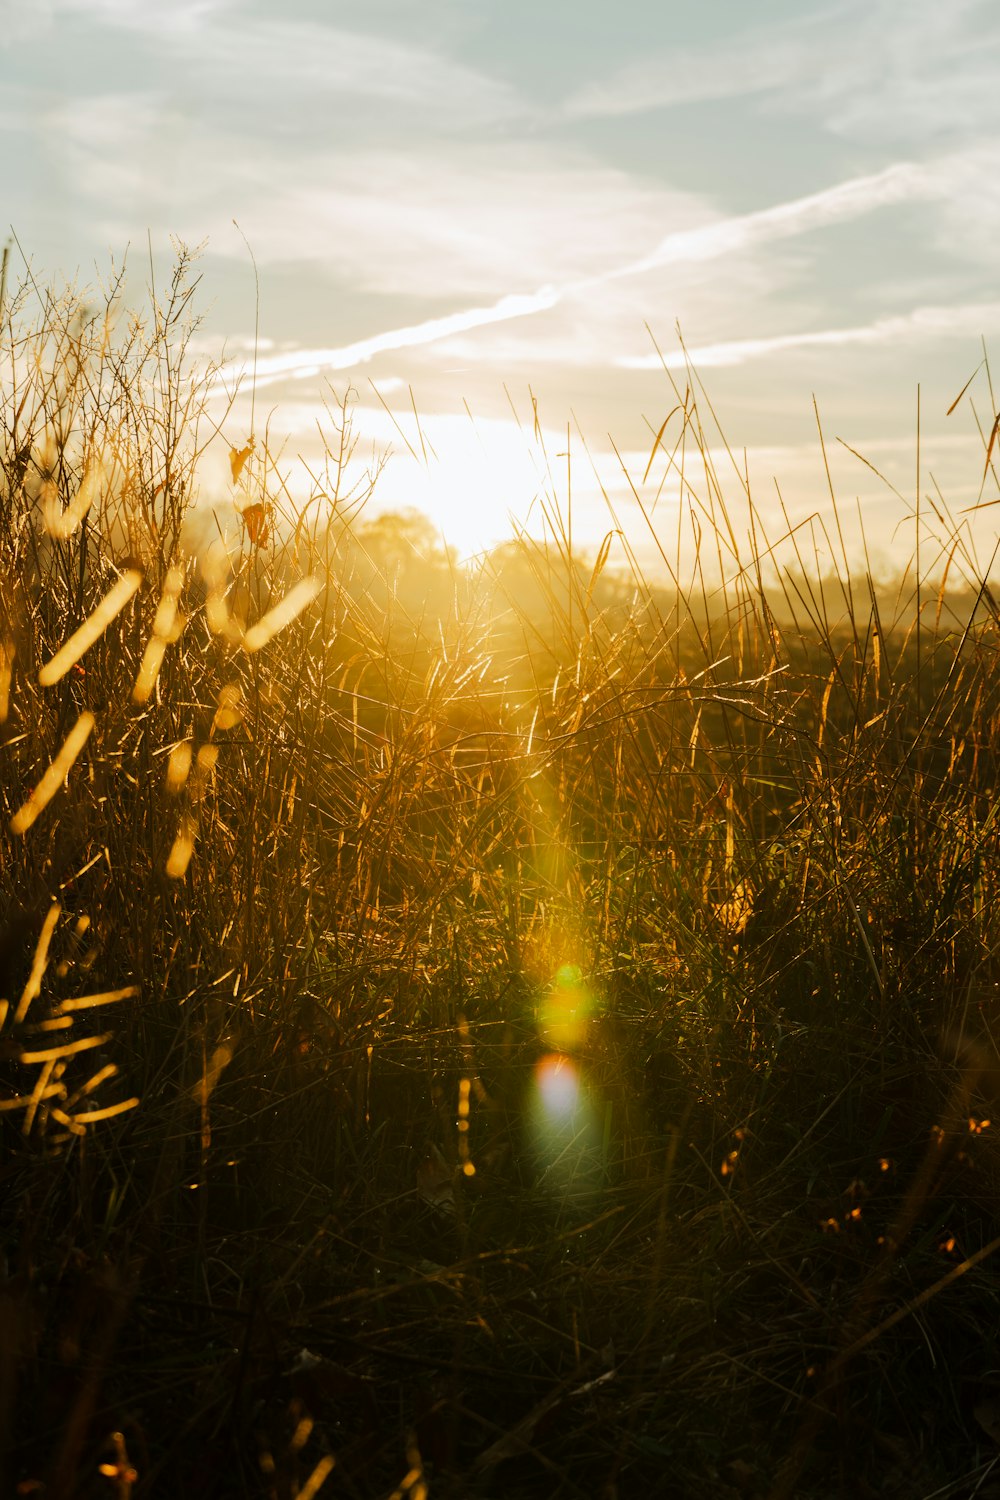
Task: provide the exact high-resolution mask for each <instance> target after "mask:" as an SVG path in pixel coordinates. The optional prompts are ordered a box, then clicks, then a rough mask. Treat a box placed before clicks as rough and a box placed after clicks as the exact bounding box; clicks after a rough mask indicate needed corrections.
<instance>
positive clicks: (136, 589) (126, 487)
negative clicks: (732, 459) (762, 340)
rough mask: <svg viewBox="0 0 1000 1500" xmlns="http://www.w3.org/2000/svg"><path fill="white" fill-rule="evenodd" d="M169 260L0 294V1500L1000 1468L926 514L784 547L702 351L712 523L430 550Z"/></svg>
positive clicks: (609, 1487)
mask: <svg viewBox="0 0 1000 1500" xmlns="http://www.w3.org/2000/svg"><path fill="white" fill-rule="evenodd" d="M193 290H194V279H193V273H192V267H191V264H190V262H189V260H188V259H187V257H186V256H184V255H183V254H182V256H181V258H180V261H179V263H178V266H177V271H176V275H175V277H174V280H173V282H172V284H171V286H170V288H169V290H168V293H167V295H166V297H165V300H164V301H163V302H162V303H157V304H155V305H154V306H153V307H152V308H151V310H150V313H149V315H148V318H147V320H146V321H145V322H144V321H142V320H141V319H139V318H138V317H135V316H133V315H131V314H129V313H127V312H126V311H125V310H124V309H122V308H121V307H120V306H119V303H120V286H119V284H118V283H115V282H112V284H111V286H110V287H109V288H108V289H107V291H106V292H105V293H104V294H102V296H100V297H98V298H96V299H95V298H93V297H91V298H90V299H89V300H88V301H87V303H86V304H84V302H82V301H81V299H80V298H78V297H77V296H75V295H72V294H67V295H66V296H63V297H57V296H55V295H54V294H53V293H51V292H49V291H47V290H44V291H43V290H40V289H39V288H37V287H35V286H33V285H32V284H31V283H30V282H29V284H28V285H27V286H25V287H23V288H22V289H21V290H20V291H17V292H15V293H14V294H13V296H12V298H11V300H10V302H9V304H8V307H7V311H6V321H5V326H4V328H3V331H2V334H0V351H2V355H3V359H4V375H3V381H2V385H0V409H2V415H3V434H2V437H0V466H2V467H0V556H2V561H3V566H2V569H0V651H2V656H0V720H2V727H0V753H2V757H3V777H2V795H3V799H4V805H3V816H2V823H0V861H2V863H0V868H2V870H3V911H2V913H0V915H2V918H3V925H4V936H3V943H2V954H0V958H2V983H0V995H2V997H3V999H2V1001H0V1080H2V1096H0V1122H2V1126H3V1138H4V1149H5V1155H4V1161H3V1165H2V1167H0V1174H2V1183H3V1195H2V1202H0V1247H2V1248H3V1251H4V1255H5V1257H6V1267H7V1279H6V1281H5V1282H4V1283H3V1286H2V1288H0V1453H2V1454H3V1455H4V1458H3V1459H2V1463H3V1464H5V1465H6V1467H5V1469H4V1471H3V1473H2V1474H0V1489H3V1490H4V1492H14V1491H15V1489H16V1487H17V1486H21V1490H20V1492H21V1493H30V1492H32V1487H33V1486H34V1487H36V1490H37V1486H39V1485H44V1486H45V1490H44V1492H45V1493H46V1494H49V1495H51V1496H57V1497H61V1496H70V1495H80V1496H90V1495H94V1496H99V1495H107V1494H110V1493H117V1494H119V1495H123V1496H127V1495H131V1494H135V1495H136V1496H138V1495H143V1494H148V1495H161V1494H185V1495H199V1494H200V1495H206V1496H208V1495H227V1494H233V1495H236V1494H240V1495H247V1494H261V1495H273V1496H286V1495H287V1496H291V1495H295V1494H300V1495H306V1494H314V1493H316V1492H318V1491H319V1490H320V1489H321V1488H322V1490H323V1492H324V1493H329V1494H334V1493H338V1492H339V1493H345V1494H349V1495H366V1496H367V1495H382V1494H385V1495H388V1494H390V1493H392V1494H395V1495H402V1494H404V1493H406V1494H409V1495H411V1496H418V1495H421V1494H425V1493H427V1492H428V1489H427V1487H428V1486H429V1487H430V1492H431V1493H434V1494H442V1495H448V1494H450V1495H454V1496H466V1495H470V1494H483V1495H487V1494H501V1493H502V1494H505V1495H529V1494H545V1495H553V1494H557V1493H558V1494H567V1495H574V1494H575V1495H588V1496H589V1495H598V1494H600V1495H608V1496H610V1495H622V1496H625V1495H631V1494H639V1493H650V1492H653V1493H663V1492H665V1491H666V1492H669V1493H672V1494H678V1495H682V1494H688V1493H692V1494H693V1493H700V1494H703V1493H706V1492H707V1493H711V1494H719V1495H725V1494H732V1493H750V1494H759V1495H767V1494H773V1495H791V1494H796V1495H799V1494H802V1495H817V1496H829V1495H831V1494H833V1493H844V1494H856V1493H858V1492H859V1491H858V1486H859V1485H863V1484H868V1485H869V1492H871V1487H872V1486H876V1485H877V1486H879V1487H880V1488H879V1489H878V1492H879V1493H882V1494H899V1495H907V1496H909V1495H915V1494H926V1495H930V1494H931V1493H934V1494H937V1495H941V1496H943V1495H946V1494H947V1495H956V1496H957V1495H960V1494H966V1493H971V1488H972V1486H973V1485H975V1484H976V1483H980V1488H979V1491H978V1493H980V1494H982V1495H986V1494H988V1493H990V1491H989V1488H988V1484H989V1477H988V1476H989V1475H990V1474H991V1473H992V1471H993V1467H994V1466H995V1464H996V1425H995V1422H994V1419H993V1417H992V1416H991V1413H993V1412H994V1411H995V1409H996V1373H995V1372H996V1370H997V1368H998V1362H997V1355H998V1350H997V1349H996V1347H995V1344H996V1317H995V1307H996V1300H997V1293H998V1282H997V1278H996V1275H995V1274H994V1270H993V1265H992V1261H991V1259H990V1256H991V1255H992V1252H993V1250H994V1249H995V1248H996V1236H997V1233H998V1229H997V1224H996V1215H995V1194H996V1185H997V1173H996V1162H997V1158H996V1153H995V1149H994V1147H993V1144H992V1134H991V1126H990V1124H989V1118H990V1114H991V1112H992V1111H993V1109H994V1107H995V1105H996V1086H997V1079H998V1078H1000V1073H998V1068H997V1061H996V1052H995V1048H994V1042H993V1029H994V1026H995V1024H996V1016H995V1010H996V1005H997V988H996V986H997V969H996V953H997V943H998V930H997V916H996V912H997V905H996V894H997V893H996V889H995V887H996V879H997V876H996V871H997V859H996V854H997V848H996V828H995V824H996V816H995V809H996V795H995V788H996V761H995V757H996V749H997V743H998V741H997V735H998V724H1000V718H998V710H1000V705H998V687H1000V674H998V672H997V665H996V663H997V615H996V606H995V603H994V600H993V596H992V594H991V592H990V588H989V581H988V578H987V577H986V576H985V575H983V574H982V573H981V572H978V571H977V569H976V565H975V561H974V559H973V558H972V557H971V556H970V555H967V554H966V553H965V552H964V551H963V532H962V530H961V528H960V527H959V526H958V525H956V524H954V523H951V522H950V521H949V519H948V516H947V514H946V513H945V512H944V511H943V510H941V509H940V507H939V511H940V514H939V519H938V522H937V523H936V524H938V525H939V527H942V528H943V529H944V540H945V554H946V555H947V556H948V558H949V564H948V569H947V570H945V575H944V577H943V580H942V579H941V578H939V579H938V580H937V581H936V582H935V580H933V579H931V578H926V577H920V576H919V574H917V575H915V574H914V573H913V572H912V571H911V572H910V573H909V574H908V575H906V576H905V577H904V578H903V580H902V582H901V583H900V584H899V585H898V586H897V587H896V590H895V592H894V591H893V589H889V588H886V587H885V586H882V585H879V584H877V583H876V581H875V580H874V579H873V578H872V577H871V576H870V572H866V571H864V570H862V571H860V572H859V573H857V574H856V575H854V576H851V574H850V572H849V570H848V569H847V567H846V563H845V566H844V568H843V569H842V570H841V572H840V573H839V575H838V574H834V575H832V576H831V575H829V574H828V575H827V576H819V574H818V573H817V571H816V569H815V567H811V566H810V560H809V558H808V557H807V556H805V555H802V554H799V553H797V552H796V551H795V536H796V535H797V534H795V533H793V535H792V538H791V541H790V543H789V546H790V548H791V552H790V554H789V556H788V564H787V566H785V567H783V568H782V569H781V570H778V571H776V570H775V569H774V568H773V567H772V566H771V565H770V563H769V559H770V558H772V556H773V553H772V544H771V542H770V541H769V540H768V538H767V537H766V536H765V535H764V532H763V530H762V528H761V523H760V517H759V515H757V513H756V511H754V510H753V507H752V497H751V514H752V516H753V528H752V530H751V533H750V536H749V539H748V540H746V541H744V540H742V539H741V538H740V537H739V535H738V534H737V528H736V524H735V520H734V514H735V512H734V510H732V509H731V508H730V507H728V506H727V502H726V498H725V485H724V484H723V482H722V480H721V478H720V476H719V475H718V474H717V473H716V472H715V470H714V469H713V467H712V463H711V457H710V451H709V449H710V445H709V441H708V438H707V436H706V432H707V427H706V426H703V425H702V423H703V418H704V420H705V422H706V423H708V422H709V421H710V420H711V419H712V416H713V414H712V413H711V409H710V407H708V405H707V398H706V397H705V396H704V394H703V393H702V392H701V390H700V387H699V386H698V384H697V381H696V379H695V378H694V377H693V375H692V378H691V380H690V382H689V384H688V386H687V389H686V391H683V392H682V391H680V390H678V392H677V397H678V401H677V406H676V408H675V410H674V412H673V415H672V417H671V419H670V420H669V422H668V423H666V424H664V428H663V429H661V432H660V434H659V435H658V437H657V443H656V447H657V448H658V449H660V450H662V451H663V452H669V453H670V454H671V457H672V461H673V462H674V463H675V464H676V465H677V466H678V467H680V466H681V465H683V474H682V491H683V495H684V500H685V505H686V508H687V512H688V514H689V515H690V516H692V517H694V518H696V520H697V524H698V527H699V529H700V536H701V541H700V548H699V550H697V552H696V555H695V562H694V565H693V567H692V566H691V565H690V563H688V564H687V565H684V564H683V563H682V550H681V548H680V545H679V544H678V543H677V542H676V539H675V538H673V537H671V538H669V539H667V538H659V545H660V546H661V556H660V561H659V563H658V565H657V568H656V570H655V576H651V575H650V572H649V570H647V571H646V572H644V571H643V569H642V567H641V566H640V564H639V562H638V560H637V559H636V558H635V557H633V558H632V566H631V570H630V571H629V572H628V573H622V571H621V570H616V569H614V568H612V567H611V566H610V565H609V564H608V552H607V549H602V552H601V555H600V556H599V557H598V558H597V559H596V560H595V559H593V558H591V559H588V560H587V561H586V562H585V561H583V560H582V559H581V558H580V557H579V556H578V555H577V554H576V552H575V550H574V548H573V547H572V545H571V532H570V528H569V518H568V517H567V518H566V519H565V520H564V521H562V522H560V521H559V519H558V512H557V509H556V508H555V506H554V505H553V507H552V510H551V515H552V518H553V525H552V531H551V535H550V537H549V539H548V541H546V542H533V541H530V540H528V539H524V538H522V539H521V540H519V541H518V542H516V543H512V544H511V545H509V546H508V547H505V548H502V549H499V550H498V551H497V552H496V553H495V554H493V555H492V556H491V557H489V558H486V559H485V560H484V561H483V562H482V563H481V564H480V565H479V566H477V567H474V568H459V567H457V566H456V564H455V562H454V560H453V559H451V558H450V557H449V556H448V555H446V554H445V553H443V552H442V551H441V550H440V549H439V548H438V547H437V546H436V544H435V543H434V541H433V537H432V535H431V534H430V533H429V532H428V530H427V529H426V528H424V527H422V526H421V524H420V522H419V520H418V519H416V518H413V517H395V518H393V517H388V518H386V517H382V518H378V519H375V520H372V519H369V518H368V517H367V515H366V512H365V510H364V505H363V502H364V500H365V498H366V492H365V490H362V491H361V492H350V493H348V492H346V490H345V485H346V478H345V476H346V475H347V473H348V472H349V465H348V463H347V461H346V460H347V455H348V454H349V451H350V445H351V433H350V409H349V404H348V402H347V401H346V399H345V400H344V401H343V403H342V404H341V405H340V407H339V408H336V407H335V408H334V413H335V422H334V426H333V428H332V429H331V434H330V454H329V462H328V464H327V468H326V471H325V473H324V474H323V475H321V476H318V477H317V480H316V485H315V489H314V492H313V493H312V494H311V495H305V496H302V495H299V496H293V495H292V494H290V493H289V488H288V485H287V481H286V480H285V479H283V477H282V471H281V466H280V463H278V462H277V461H276V460H275V459H274V458H273V457H272V453H271V450H270V446H269V444H268V443H267V442H266V441H264V440H261V439H259V438H255V437H254V435H253V434H246V433H244V432H240V431H236V430H233V429H232V428H231V426H230V424H229V422H228V420H224V421H223V422H222V423H221V424H220V423H219V422H218V420H217V419H215V420H214V421H210V420H209V411H210V410H211V409H213V408H210V407H209V406H207V405H206V403H205V399H204V398H205V394H206V380H207V379H208V378H209V377H208V376H206V375H201V376H199V375H198V374H197V373H196V372H194V371H193V366H192V365H191V363H190V362H189V361H188V360H187V358H186V349H187V344H188V341H189V339H190V334H191V332H192V329H193V322H192V314H191V308H192V293H193ZM220 440H221V441H223V442H224V443H225V444H226V446H227V448H228V449H229V450H230V465H231V467H230V474H231V479H232V486H233V492H232V502H231V504H232V508H231V510H230V511H229V513H228V516H227V513H226V512H225V511H224V510H221V509H220V510H219V511H218V512H217V513H216V514H215V515H214V516H213V515H212V514H211V513H210V512H208V511H207V510H204V509H199V508H198V506H197V505H196V503H195V502H196V498H197V494H198V474H199V462H200V460H201V458H202V455H203V453H204V451H205V448H206V445H207V444H208V443H209V442H219V441H220ZM987 444H988V439H987ZM983 459H985V466H986V470H987V479H988V482H989V483H990V484H995V482H996V476H995V475H994V474H993V472H992V468H991V460H992V453H991V452H990V451H987V452H986V453H985V454H983ZM979 461H980V462H981V461H983V460H982V459H980V460H979ZM370 478H371V482H372V483H374V482H375V480H376V479H377V474H373V475H372V476H370ZM745 500H746V496H743V497H741V503H743V501H745ZM227 503H229V502H227ZM610 503H611V502H610V499H609V505H610ZM237 510H238V511H239V518H238V519H237V516H236V511H237ZM227 525H228V526H229V529H230V532H231V545H230V546H229V547H228V549H227V548H224V547H222V546H220V545H218V542H217V539H216V541H215V542H214V543H213V532H216V533H217V532H218V531H219V530H220V529H225V527H226V526H227ZM650 525H651V529H652V525H653V523H652V518H651V520H650ZM949 526H950V528H951V529H950V530H949ZM713 554H714V556H715V559H716V563H717V564H718V566H715V565H710V560H711V558H712V556H713ZM710 579H713V580H716V581H711V582H710ZM546 1101H547V1103H546ZM991 1422H994V1425H993V1426H992V1427H991V1425H990V1424H991ZM832 1470H836V1476H837V1477H836V1478H831V1472H832Z"/></svg>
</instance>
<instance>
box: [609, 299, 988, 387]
mask: <svg viewBox="0 0 1000 1500" xmlns="http://www.w3.org/2000/svg"><path fill="white" fill-rule="evenodd" d="M997 329H1000V302H977V303H973V304H970V305H968V306H964V307H918V308H915V309H914V310H913V311H912V312H910V313H906V314H904V315H902V316H898V317H889V318H877V319H876V320H875V321H874V322H872V323H865V324H862V325H860V326H858V327H854V328H818V329H813V330H810V331H807V332H803V333H784V334H776V335H773V336H772V337H769V338H756V339H734V340H732V341H728V342H725V343H718V344H704V345H702V346H701V347H700V348H697V349H689V350H687V351H684V350H683V349H682V350H678V351H676V352H672V353H670V354H666V355H664V356H663V358H662V359H661V357H660V355H659V354H642V355H636V356H634V357H628V356H626V357H625V358H622V359H618V360H616V361H615V363H616V365H617V366H618V368H619V369H623V370H659V369H662V368H664V366H665V367H666V368H667V369H668V370H679V369H683V368H684V366H685V365H686V364H687V362H688V361H689V360H690V362H691V363H692V364H693V365H695V366H696V367H698V366H700V367H702V368H705V369H709V368H712V367H715V368H720V367H723V366H726V365H742V364H746V363H747V362H748V361H750V360H754V359H765V358H767V357H768V356H770V355H774V354H784V353H787V352H788V351H789V350H794V349H823V348H826V349H839V348H844V347H846V346H848V345H850V344H862V345H872V344H895V343H898V342H899V341H901V340H903V339H915V338H924V339H928V338H930V339H938V338H962V339H968V338H975V337H977V336H979V335H980V334H982V335H985V336H987V337H988V336H989V334H990V333H991V332H994V331H995V330H997Z"/></svg>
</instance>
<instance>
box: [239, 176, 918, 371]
mask: <svg viewBox="0 0 1000 1500" xmlns="http://www.w3.org/2000/svg"><path fill="white" fill-rule="evenodd" d="M939 191H940V188H939V186H938V183H937V179H936V177H935V175H934V174H933V173H927V172H924V171H921V170H919V169H917V168H914V167H912V166H909V165H908V164H906V163H900V164H897V165H895V166H892V167H888V168H886V169H885V171H883V172H879V173H875V174H873V175H871V176H866V177H858V178H853V179H851V180H849V181H847V182H843V183H838V184H837V185H836V186H835V187H832V188H828V189H826V190H824V191H823V192H820V193H812V194H810V195H808V196H807V197H804V198H797V199H793V200H791V201H790V202H787V203H781V204H777V205H775V206H774V207H772V208H767V209H761V210H759V211H757V212H755V213H750V214H741V215H736V216H734V217H731V218H728V219H724V220H721V221H718V222H715V223H710V224H708V225H705V226H702V227H701V228H698V229H692V230H680V231H677V232H675V233H674V234H671V235H667V236H666V237H665V238H664V239H662V240H661V241H660V242H659V243H658V244H657V245H656V246H655V247H654V248H653V249H652V250H651V251H650V252H648V253H647V254H645V255H643V256H641V257H639V258H637V259H628V260H625V261H622V262H619V263H618V264H617V265H611V266H606V267H605V268H603V269H602V270H600V271H598V272H595V273H593V274H591V275H588V276H584V277H581V278H577V279H574V280H569V281H565V282H563V283H562V284H561V285H552V284H550V285H546V286H543V287H542V288H540V289H539V290H537V291H535V292H533V293H529V294H527V295H523V294H508V295H505V296H503V297H500V298H499V299H497V300H496V301H495V302H493V303H491V304H489V305H486V306H480V307H471V308H466V309H463V310H462V311H459V312H455V313H450V314H448V315H446V316H444V317H438V318H430V319H427V320H425V321H423V322H420V323H416V324H409V325H405V326H403V327H401V328H397V329H394V330H390V331H387V332H385V333H380V334H376V335H374V336H373V337H371V338H368V339H362V340H357V341H355V342H353V343H351V344H347V345H343V346H342V347H340V348H327V349H307V350H301V351H299V352H297V353H289V354H285V355H281V356H279V357H278V358H277V359H275V360H271V361H263V362H260V363H259V364H258V367H257V376H258V382H260V381H261V380H267V381H269V382H271V381H274V380H279V379H294V378H304V377H307V376H308V377H312V376H315V375H317V374H320V373H322V372H323V371H325V370H329V371H333V370H343V369H351V368H353V367H355V366H357V365H360V364H364V363H367V361H369V360H370V359H372V358H374V356H375V355H377V354H381V353H385V352H387V351H390V350H395V349H404V348H415V347H419V346H422V345H426V344H431V343H435V342H437V341H438V340H441V339H446V338H450V337H453V336H455V335H460V334H463V333H467V332H468V331H469V330H471V329H476V328H482V327H486V326H488V325H491V324H499V323H505V322H508V321H511V320H514V319H520V318H525V317H530V316H533V315H535V314H538V313H543V312H549V311H551V310H552V309H553V308H555V307H557V306H558V305H559V304H560V303H562V302H564V301H566V300H567V299H570V298H577V299H578V298H580V297H582V296H584V297H585V296H589V295H591V294H592V293H594V292H595V291H597V290H599V289H600V288H601V287H602V286H606V285H608V284H610V283H613V282H617V281H621V280H624V279H626V278H629V277H634V276H640V275H643V274H645V273H647V272H649V271H653V270H657V269H660V268H662V267H666V266H677V265H683V264H685V263H688V264H691V263H694V264H697V265H699V266H701V265H703V264H704V263H705V262H706V261H711V260H716V259H719V258H721V257H723V256H726V255H732V254H735V253H737V252H741V251H747V250H752V249H756V248H758V247H760V246H763V245H765V244H768V243H770V242H773V241H780V240H785V239H788V238H790V237H792V236H795V235H800V234H803V233H806V232H808V231H811V230H814V229H817V228H823V227H826V226H829V225H831V224H836V223H840V222H843V221H844V220H848V219H853V218H856V217H858V216H860V215H863V214H865V213H869V212H871V211H872V210H873V209H876V208H879V207H882V206H884V205H886V204H890V203H898V202H905V201H908V200H911V199H913V198H917V199H920V198H926V197H933V196H935V195H936V194H937V193H938V192H939Z"/></svg>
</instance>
